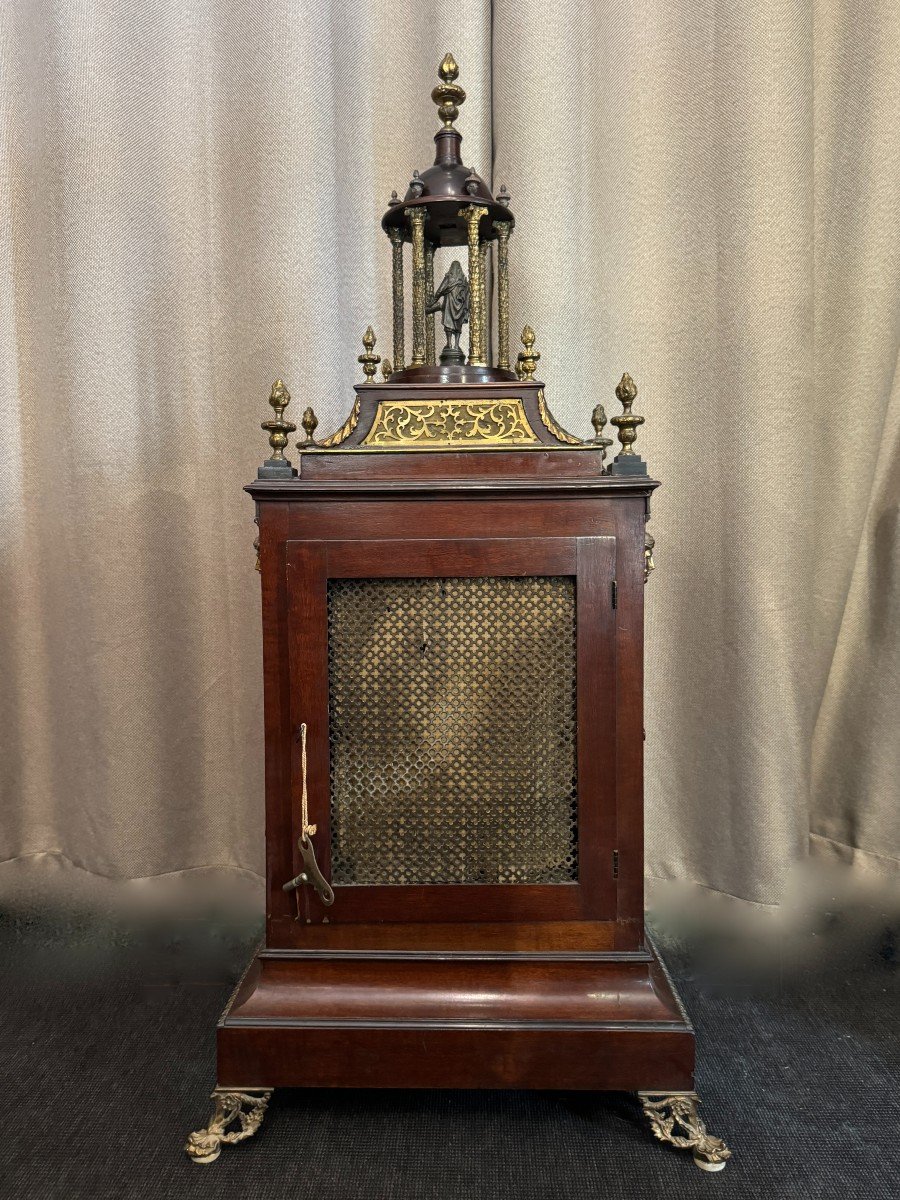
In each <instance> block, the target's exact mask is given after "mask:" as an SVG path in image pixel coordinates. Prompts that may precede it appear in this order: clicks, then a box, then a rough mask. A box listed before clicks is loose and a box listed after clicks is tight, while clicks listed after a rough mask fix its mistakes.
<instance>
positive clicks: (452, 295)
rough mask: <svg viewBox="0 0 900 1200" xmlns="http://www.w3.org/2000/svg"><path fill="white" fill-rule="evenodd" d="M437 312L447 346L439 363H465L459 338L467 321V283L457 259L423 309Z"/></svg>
mask: <svg viewBox="0 0 900 1200" xmlns="http://www.w3.org/2000/svg"><path fill="white" fill-rule="evenodd" d="M438 310H440V312H441V324H442V325H443V326H444V333H445V334H446V335H447V344H446V346H444V348H443V350H442V351H441V362H444V363H445V362H454V363H460V362H465V361H466V356H465V354H464V353H463V352H462V350H460V348H459V337H460V334H461V333H462V327H463V325H465V324H466V322H467V321H468V320H469V281H468V280H467V279H466V277H465V275H464V274H463V269H462V267H461V266H460V265H459V261H458V260H457V259H454V260H453V262H452V263H451V264H450V269H449V270H448V272H447V274H446V275H445V276H444V278H443V279H442V280H441V283H440V286H439V287H438V289H437V291H436V292H435V293H434V299H433V300H432V302H431V304H429V305H428V307H427V308H426V309H425V311H426V312H427V313H435V312H437V311H438Z"/></svg>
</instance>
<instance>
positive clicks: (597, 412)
mask: <svg viewBox="0 0 900 1200" xmlns="http://www.w3.org/2000/svg"><path fill="white" fill-rule="evenodd" d="M591 424H592V425H593V427H594V445H595V446H597V447H598V448H599V450H600V462H601V464H602V463H605V462H606V452H607V450H608V449H609V448H610V446H611V445H612V444H613V440H612V438H608V437H604V436H603V430H604V429H605V427H606V409H605V408H604V407H603V405H602V404H598V405H597V407H596V408H595V409H594V411H593V412H592V413H591Z"/></svg>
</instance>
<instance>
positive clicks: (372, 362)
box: [356, 325, 381, 383]
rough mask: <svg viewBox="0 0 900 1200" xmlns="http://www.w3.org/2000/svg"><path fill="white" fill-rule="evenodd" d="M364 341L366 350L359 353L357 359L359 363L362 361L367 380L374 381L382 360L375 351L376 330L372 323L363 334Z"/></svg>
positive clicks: (367, 381) (368, 381)
mask: <svg viewBox="0 0 900 1200" xmlns="http://www.w3.org/2000/svg"><path fill="white" fill-rule="evenodd" d="M362 341H363V345H364V346H365V351H364V352H363V353H362V354H360V355H358V357H357V359H356V361H357V362H358V363H362V369H363V374H364V375H365V377H366V379H365V382H366V383H372V382H373V381H374V379H375V371H376V370H377V368H378V364H379V363H380V362H381V355H380V354H375V353H374V350H375V331H374V330H373V329H372V326H371V325H370V326H369V327H368V329H367V330H366V332H365V333H364V334H363V339H362Z"/></svg>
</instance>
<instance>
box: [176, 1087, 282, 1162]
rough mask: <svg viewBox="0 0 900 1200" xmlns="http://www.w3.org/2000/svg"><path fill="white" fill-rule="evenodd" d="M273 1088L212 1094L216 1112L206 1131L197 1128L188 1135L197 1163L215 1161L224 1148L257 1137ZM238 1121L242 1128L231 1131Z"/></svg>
mask: <svg viewBox="0 0 900 1200" xmlns="http://www.w3.org/2000/svg"><path fill="white" fill-rule="evenodd" d="M271 1095H272V1089H271V1088H254V1089H253V1090H252V1091H249V1092H229V1091H226V1090H225V1089H220V1088H216V1090H215V1091H214V1092H213V1094H212V1098H213V1100H214V1101H215V1105H216V1107H215V1110H214V1112H213V1115H212V1117H211V1118H210V1122H209V1124H208V1125H207V1126H206V1128H205V1129H197V1130H195V1131H194V1132H193V1133H192V1134H190V1135H189V1136H188V1140H187V1143H186V1144H185V1147H184V1148H185V1150H186V1152H187V1154H188V1155H189V1157H190V1158H191V1159H192V1160H193V1161H194V1162H195V1163H211V1162H215V1161H216V1159H217V1158H218V1157H219V1155H220V1154H221V1153H222V1147H223V1145H227V1146H233V1145H234V1144H235V1142H242V1141H244V1139H245V1138H249V1137H253V1135H254V1133H256V1131H257V1129H259V1127H260V1125H261V1124H262V1119H263V1116H264V1115H265V1111H266V1106H267V1105H268V1103H269V1097H270V1096H271ZM235 1121H237V1122H238V1123H239V1125H240V1128H239V1129H233V1130H232V1131H231V1132H230V1133H229V1132H228V1126H229V1125H231V1124H233V1123H234V1122H235Z"/></svg>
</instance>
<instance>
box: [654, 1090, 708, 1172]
mask: <svg viewBox="0 0 900 1200" xmlns="http://www.w3.org/2000/svg"><path fill="white" fill-rule="evenodd" d="M638 1099H639V1100H640V1102H641V1107H642V1108H643V1110H644V1115H645V1116H646V1117H647V1120H648V1121H649V1122H650V1128H651V1129H652V1131H653V1136H654V1137H656V1138H658V1139H659V1141H661V1142H668V1143H669V1144H670V1145H672V1146H675V1147H677V1149H679V1150H690V1151H692V1153H693V1156H694V1162H695V1163H696V1164H697V1166H698V1167H700V1168H701V1169H702V1170H704V1171H721V1170H722V1169H723V1167H724V1166H725V1163H726V1162H727V1161H728V1159H729V1158H731V1151H730V1150H729V1149H728V1147H727V1146H726V1145H725V1143H724V1142H723V1141H722V1139H721V1138H717V1137H713V1135H712V1134H711V1133H709V1132H708V1131H707V1128H706V1125H705V1124H704V1123H703V1118H702V1117H701V1116H700V1114H699V1113H698V1111H697V1105H698V1104H699V1103H700V1100H699V1097H698V1096H697V1093H696V1092H677V1093H675V1094H674V1095H667V1094H665V1093H664V1092H638Z"/></svg>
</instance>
